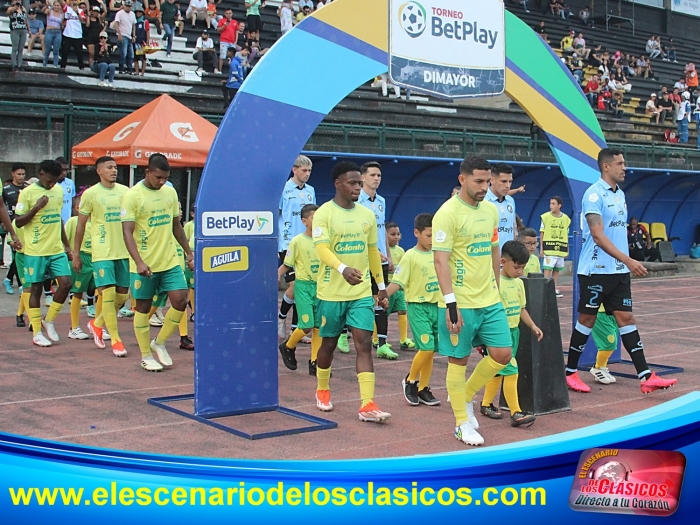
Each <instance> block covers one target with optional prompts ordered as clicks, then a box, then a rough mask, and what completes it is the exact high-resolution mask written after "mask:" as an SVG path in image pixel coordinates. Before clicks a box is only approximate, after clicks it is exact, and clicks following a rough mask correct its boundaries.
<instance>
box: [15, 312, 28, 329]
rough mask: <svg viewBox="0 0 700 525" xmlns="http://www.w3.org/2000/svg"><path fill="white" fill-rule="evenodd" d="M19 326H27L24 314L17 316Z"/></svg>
mask: <svg viewBox="0 0 700 525" xmlns="http://www.w3.org/2000/svg"><path fill="white" fill-rule="evenodd" d="M17 326H18V327H19V328H24V327H25V326H27V323H25V322H24V316H23V315H18V316H17Z"/></svg>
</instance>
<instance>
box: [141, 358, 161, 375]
mask: <svg viewBox="0 0 700 525" xmlns="http://www.w3.org/2000/svg"><path fill="white" fill-rule="evenodd" d="M141 368H143V369H144V370H146V371H148V372H160V371H162V370H163V365H161V364H160V363H159V362H158V361H156V360H155V359H154V358H153V356H152V355H149V356H148V357H142V358H141Z"/></svg>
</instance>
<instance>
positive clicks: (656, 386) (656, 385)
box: [639, 373, 678, 394]
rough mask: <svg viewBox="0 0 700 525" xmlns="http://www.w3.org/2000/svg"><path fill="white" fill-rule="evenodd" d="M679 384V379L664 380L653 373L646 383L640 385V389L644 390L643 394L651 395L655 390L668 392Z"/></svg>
mask: <svg viewBox="0 0 700 525" xmlns="http://www.w3.org/2000/svg"><path fill="white" fill-rule="evenodd" d="M676 383H678V379H664V378H662V377H659V376H657V375H656V373H652V374H651V377H649V379H647V380H646V381H643V382H642V383H640V384H639V388H640V389H641V390H642V394H649V393H651V392H654V391H655V390H666V389H667V388H669V387H672V386H673V385H675V384H676Z"/></svg>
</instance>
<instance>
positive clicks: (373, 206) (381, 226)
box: [357, 190, 398, 264]
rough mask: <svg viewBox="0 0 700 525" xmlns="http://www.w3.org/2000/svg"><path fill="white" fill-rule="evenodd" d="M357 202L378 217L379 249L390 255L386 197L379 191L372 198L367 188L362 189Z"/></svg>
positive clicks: (383, 253) (385, 255)
mask: <svg viewBox="0 0 700 525" xmlns="http://www.w3.org/2000/svg"><path fill="white" fill-rule="evenodd" d="M357 202H358V203H360V204H362V205H363V206H364V207H365V208H367V209H368V210H370V211H371V212H372V213H374V216H375V217H376V219H377V248H379V251H380V252H381V254H382V255H383V256H384V257H388V255H387V253H386V227H385V222H386V201H385V200H384V197H382V196H381V195H379V194H378V193H377V194H376V195H375V196H374V199H370V197H369V195H367V193H365V190H362V191H360V198H359V200H358V201H357ZM397 262H398V261H395V262H394V264H396V263H397ZM387 264H388V263H387Z"/></svg>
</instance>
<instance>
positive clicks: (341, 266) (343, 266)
mask: <svg viewBox="0 0 700 525" xmlns="http://www.w3.org/2000/svg"><path fill="white" fill-rule="evenodd" d="M347 267H348V265H347V264H343V263H340V266H338V273H339V274H340V275H343V272H344V271H345V268H347Z"/></svg>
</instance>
